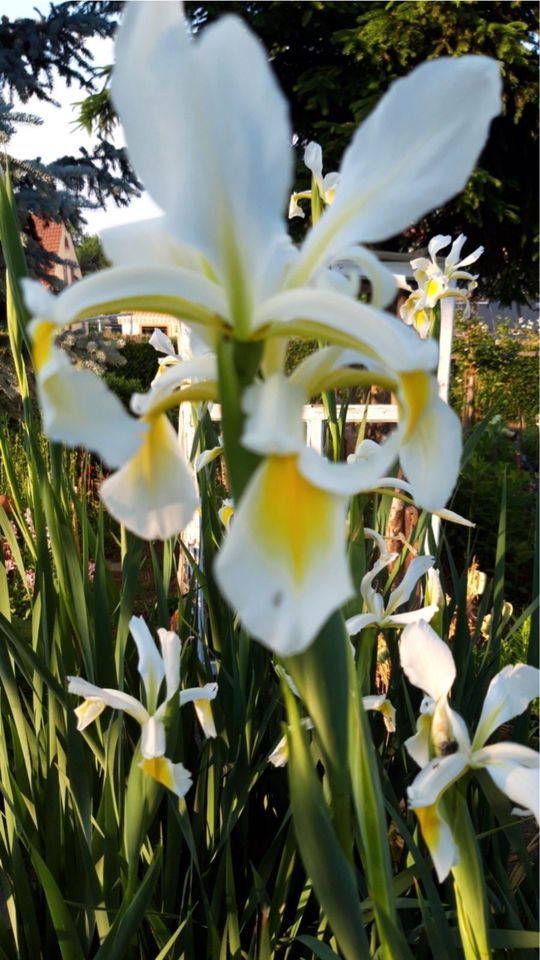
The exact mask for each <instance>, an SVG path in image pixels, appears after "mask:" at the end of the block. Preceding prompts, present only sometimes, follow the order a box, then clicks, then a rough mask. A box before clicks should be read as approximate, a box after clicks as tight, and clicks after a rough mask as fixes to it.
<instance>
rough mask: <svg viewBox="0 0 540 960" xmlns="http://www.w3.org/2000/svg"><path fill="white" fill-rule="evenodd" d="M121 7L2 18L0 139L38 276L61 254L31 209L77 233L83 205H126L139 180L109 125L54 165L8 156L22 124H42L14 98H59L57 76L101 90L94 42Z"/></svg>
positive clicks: (63, 8) (78, 7) (83, 6)
mask: <svg viewBox="0 0 540 960" xmlns="http://www.w3.org/2000/svg"><path fill="white" fill-rule="evenodd" d="M121 8H122V4H121V3H117V2H102V3H93V2H82V3H81V2H76V0H68V2H66V3H60V4H55V5H52V6H51V8H50V11H49V13H48V14H47V15H46V16H43V15H41V14H40V15H39V17H38V18H37V19H33V18H30V17H21V18H17V19H15V20H9V19H8V18H7V17H2V18H1V20H0V143H1V144H2V146H3V147H4V150H5V152H6V153H7V155H8V158H9V167H10V173H11V178H12V181H13V185H14V190H15V194H16V198H17V207H18V211H19V218H20V220H21V225H22V227H23V230H24V232H25V235H26V247H27V255H28V259H29V263H30V267H31V269H32V270H33V272H34V273H36V274H37V275H43V274H44V273H46V272H47V268H48V267H49V266H50V263H51V261H54V259H55V258H54V257H53V256H51V255H47V256H46V255H45V254H44V252H43V250H42V249H41V248H40V246H39V244H38V243H37V241H36V237H35V231H34V230H33V229H32V220H31V217H32V214H35V215H37V216H40V217H43V218H44V219H45V220H55V221H63V222H64V223H66V224H67V225H68V226H70V227H71V228H72V230H74V231H75V232H78V231H79V230H80V229H81V227H82V226H83V217H84V210H85V209H88V208H91V207H96V206H103V205H104V203H105V200H106V198H107V197H113V199H114V200H115V202H116V203H117V204H118V205H120V206H122V205H127V204H128V203H129V202H130V200H131V199H132V197H133V196H135V195H137V194H138V193H139V186H140V185H139V183H138V181H137V179H136V177H135V176H134V174H133V172H132V170H131V168H130V166H129V163H128V160H127V156H126V154H125V151H124V150H123V149H119V148H117V147H115V146H114V144H113V143H112V142H111V141H110V140H109V139H107V135H106V133H105V131H104V130H103V129H102V130H101V131H98V137H99V136H100V133H101V138H100V139H98V142H97V145H96V146H95V147H93V148H92V149H86V148H84V147H81V148H80V149H79V152H78V154H77V155H74V156H61V157H58V158H57V159H56V160H55V161H54V162H52V163H43V162H42V160H41V158H40V157H33V158H31V159H28V160H18V159H16V158H13V157H9V140H10V138H11V136H12V135H13V133H14V132H15V130H16V128H17V125H18V124H19V123H22V122H24V123H33V124H38V123H40V122H41V121H40V120H39V118H37V117H35V116H33V115H31V114H28V113H25V112H23V111H20V110H19V111H16V110H15V109H14V107H13V103H12V102H11V99H12V98H13V96H14V95H15V94H16V96H17V97H18V99H19V100H20V101H21V102H22V104H23V105H24V104H26V103H27V102H28V101H29V99H30V97H32V96H35V97H37V98H38V99H39V100H41V101H46V102H49V103H55V102H56V101H55V100H54V83H55V79H56V78H57V77H61V78H63V80H65V82H66V83H67V85H68V86H73V87H74V90H77V92H79V91H81V92H80V98H81V99H82V98H86V97H87V96H92V95H94V94H95V93H96V92H99V90H98V91H96V86H97V85H99V86H102V84H103V80H102V69H101V68H98V67H96V65H95V63H94V60H93V56H92V53H91V51H90V49H89V47H88V41H89V40H90V39H91V38H93V37H110V36H112V34H113V33H114V30H115V29H116V24H117V19H118V14H119V12H120V10H121ZM109 132H110V131H109Z"/></svg>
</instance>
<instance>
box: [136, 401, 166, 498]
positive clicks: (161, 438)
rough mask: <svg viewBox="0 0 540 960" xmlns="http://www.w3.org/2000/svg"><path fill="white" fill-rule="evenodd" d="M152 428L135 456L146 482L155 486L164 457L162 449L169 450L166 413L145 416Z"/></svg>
mask: <svg viewBox="0 0 540 960" xmlns="http://www.w3.org/2000/svg"><path fill="white" fill-rule="evenodd" d="M143 419H144V420H145V422H146V423H148V424H149V426H150V429H149V430H148V432H147V433H145V435H144V438H143V442H142V444H141V446H140V448H139V450H138V452H137V453H136V454H135V457H134V458H133V462H135V460H137V466H138V469H139V470H140V473H141V477H142V479H143V480H144V483H145V484H148V485H150V486H153V484H154V481H155V480H156V476H157V473H156V471H157V472H159V464H160V461H161V459H162V454H161V450H163V449H165V450H168V448H169V436H168V429H167V428H168V420H167V417H166V416H165V414H158V415H157V416H156V415H154V416H148V417H143Z"/></svg>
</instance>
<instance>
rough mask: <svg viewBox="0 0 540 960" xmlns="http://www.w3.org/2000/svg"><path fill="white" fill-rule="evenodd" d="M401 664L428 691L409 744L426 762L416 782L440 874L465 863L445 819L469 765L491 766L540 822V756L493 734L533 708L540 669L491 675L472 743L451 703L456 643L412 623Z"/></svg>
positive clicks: (417, 802)
mask: <svg viewBox="0 0 540 960" xmlns="http://www.w3.org/2000/svg"><path fill="white" fill-rule="evenodd" d="M400 659H401V665H402V667H403V670H404V672H405V674H406V675H407V677H408V678H409V680H410V682H411V683H412V684H414V686H415V687H419V688H420V690H423V691H424V694H425V695H426V696H425V697H424V700H423V702H422V707H421V712H420V717H419V719H418V723H417V733H416V734H415V736H414V737H411V738H410V739H409V740H407V741H406V742H405V746H406V748H407V750H408V752H409V753H410V755H411V756H412V758H413V759H414V760H415V761H416V763H418V765H419V766H421V767H422V770H421V772H420V773H419V774H418V776H417V777H416V779H415V780H414V781H413V783H412V785H411V786H410V787H409V791H408V793H409V803H410V805H411V807H412V808H413V809H414V810H415V813H416V815H417V817H418V820H419V822H420V826H421V829H422V834H423V836H424V839H425V841H426V843H427V845H428V847H429V850H430V853H431V856H432V859H433V863H434V865H435V869H436V871H437V874H438V876H439V880H441V881H442V880H444V878H445V877H446V876H447V875H448V872H449V870H450V869H451V867H452V866H453V865H454V864H455V863H456V862H457V848H456V845H455V842H454V840H453V837H452V831H451V829H450V827H449V824H448V822H447V820H446V818H445V812H444V794H445V791H446V790H448V789H449V787H451V786H452V784H454V783H456V781H457V780H459V779H460V778H461V777H462V776H463V775H464V774H465V773H466V772H467V771H468V770H480V769H484V770H486V772H487V773H488V774H489V776H490V777H491V779H492V780H493V782H494V783H495V785H496V786H497V787H498V788H499V789H500V790H502V792H503V793H505V794H506V796H507V797H509V798H510V800H512V801H513V802H514V803H516V804H517V805H518V807H519V808H520V810H519V811H518V812H521V813H523V812H525V811H527V812H529V811H530V812H532V813H533V814H534V816H535V817H536V819H537V820H540V766H539V755H538V753H536V751H534V750H531V749H530V748H529V747H525V746H522V745H521V744H518V743H508V742H506V741H505V742H502V743H493V744H489V745H487V746H486V744H487V741H488V740H489V738H490V737H491V735H492V734H493V733H494V732H495V730H497V729H498V727H500V726H501V725H502V724H503V723H507V722H508V721H509V720H512V719H513V718H514V717H516V716H518V715H519V714H520V713H523V711H524V710H525V709H526V708H527V706H528V705H529V703H530V702H531V700H533V699H534V698H535V697H537V696H538V694H539V678H540V673H539V671H538V670H537V669H536V668H535V667H530V666H527V665H526V664H523V663H518V664H516V665H515V666H507V667H504V668H503V669H502V670H501V671H500V672H499V673H498V674H497V675H496V676H495V677H494V678H493V680H492V681H491V683H490V685H489V687H488V691H487V694H486V699H485V700H484V704H483V707H482V711H481V714H480V719H479V721H478V726H477V728H476V733H475V734H474V737H473V739H472V741H471V739H470V737H469V733H468V731H467V728H466V726H465V723H464V721H463V719H462V718H461V717H460V716H459V714H458V713H456V712H455V710H452V708H451V707H450V705H449V703H448V694H449V693H450V689H451V687H452V684H453V682H454V680H455V677H456V666H455V663H454V659H453V657H452V654H451V652H450V648H449V647H448V646H447V645H446V643H444V642H443V641H442V640H441V639H440V637H438V636H437V634H436V633H435V631H434V630H432V628H431V627H430V626H429V625H428V624H427V623H422V622H419V623H414V624H411V625H410V626H408V627H406V629H405V630H404V631H403V634H402V636H401V640H400Z"/></svg>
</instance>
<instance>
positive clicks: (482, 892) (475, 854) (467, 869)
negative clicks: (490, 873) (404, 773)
mask: <svg viewBox="0 0 540 960" xmlns="http://www.w3.org/2000/svg"><path fill="white" fill-rule="evenodd" d="M444 805H445V813H446V815H447V817H448V822H449V825H450V828H451V830H452V835H453V837H454V841H455V843H456V845H457V848H458V862H457V864H456V866H455V867H452V877H453V880H454V893H455V895H456V907H457V918H458V926H459V933H460V936H461V942H462V945H463V952H464V954H465V960H489V958H490V957H491V951H490V948H489V936H488V916H489V913H488V903H487V894H486V886H485V881H484V871H483V869H482V861H481V857H480V850H479V847H478V842H477V839H476V833H475V831H474V827H473V824H472V821H471V816H470V813H469V809H468V806H467V801H466V799H465V797H464V796H463V794H462V793H461V791H460V790H459V788H458V787H456V788H455V789H453V790H449V791H448V792H447V794H446V796H445V798H444Z"/></svg>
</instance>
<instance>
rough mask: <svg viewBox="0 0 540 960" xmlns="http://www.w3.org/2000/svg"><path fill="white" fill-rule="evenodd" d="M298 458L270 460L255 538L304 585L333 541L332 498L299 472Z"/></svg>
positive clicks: (266, 468)
mask: <svg viewBox="0 0 540 960" xmlns="http://www.w3.org/2000/svg"><path fill="white" fill-rule="evenodd" d="M297 460H298V458H297V457H296V456H286V457H277V456H273V457H269V458H268V460H267V461H266V464H265V468H264V471H263V474H262V477H261V485H260V490H259V507H258V510H257V526H256V529H255V530H254V536H255V537H256V538H257V540H258V541H259V542H260V543H262V544H263V545H264V548H265V549H267V550H268V552H269V553H271V554H274V555H275V556H277V557H279V560H280V561H281V562H283V563H284V565H286V566H287V567H288V568H290V569H291V571H292V574H293V577H294V580H295V582H296V584H297V585H300V584H301V583H302V581H303V579H304V576H305V574H306V571H307V570H308V569H309V567H310V565H311V564H312V563H313V559H314V557H315V556H316V554H317V553H319V552H320V551H321V550H325V549H326V545H327V543H328V542H329V541H330V540H331V539H332V536H333V531H332V508H333V503H332V496H331V495H330V494H328V493H326V492H325V491H323V490H319V488H318V487H314V486H313V484H311V483H310V482H309V481H308V480H306V479H305V477H303V476H302V474H301V473H300V472H299V470H298V464H297Z"/></svg>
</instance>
